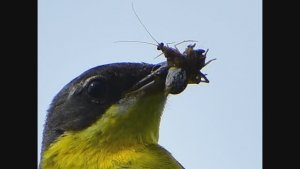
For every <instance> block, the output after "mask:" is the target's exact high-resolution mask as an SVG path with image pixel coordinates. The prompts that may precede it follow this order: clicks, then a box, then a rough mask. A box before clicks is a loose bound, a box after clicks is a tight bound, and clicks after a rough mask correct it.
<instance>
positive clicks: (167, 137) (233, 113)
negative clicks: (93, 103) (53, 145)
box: [37, 0, 262, 169]
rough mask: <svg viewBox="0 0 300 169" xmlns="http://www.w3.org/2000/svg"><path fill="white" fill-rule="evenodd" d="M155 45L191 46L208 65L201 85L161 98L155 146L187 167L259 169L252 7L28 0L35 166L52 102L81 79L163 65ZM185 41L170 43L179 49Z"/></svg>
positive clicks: (257, 45) (244, 2) (258, 13)
mask: <svg viewBox="0 0 300 169" xmlns="http://www.w3.org/2000/svg"><path fill="white" fill-rule="evenodd" d="M131 2H133V3H134V6H135V9H136V11H137V13H138V14H139V17H140V18H141V19H142V21H143V22H144V24H145V25H146V26H147V28H148V29H149V31H150V32H151V34H152V35H153V36H154V37H155V38H156V39H157V40H158V41H159V42H164V43H167V42H181V41H183V40H188V39H193V40H197V41H198V42H197V45H196V48H202V49H207V48H209V52H208V55H207V57H208V59H212V58H217V60H216V61H214V62H212V63H211V64H209V65H208V66H207V67H205V68H204V69H203V73H207V74H208V75H207V77H208V79H209V80H210V83H209V84H204V83H201V84H199V85H189V86H188V87H187V89H186V90H185V91H184V92H183V93H181V94H179V95H171V96H170V97H169V99H168V102H167V104H166V107H165V111H164V114H163V116H162V121H161V126H160V139H159V143H160V144H161V145H162V146H164V147H165V148H166V149H168V150H169V151H170V152H171V153H172V154H173V156H174V157H175V158H176V159H177V160H178V161H179V162H180V163H181V164H182V165H183V166H185V167H186V168H187V169H199V168H205V169H220V168H222V169H241V168H243V169H259V168H262V2H261V1H259V0H227V1H222V0H186V1H179V0H173V1H171V0H165V1H158V0H152V1H137V0H135V1H132V0H130V1H129V0H111V1H99V0H85V1H82V0H51V1H49V0H38V112H37V113H38V131H37V132H38V152H37V156H38V160H39V158H40V154H39V153H40V147H41V141H42V131H43V124H44V122H45V116H46V111H47V109H48V106H49V104H50V103H51V100H52V99H53V97H54V96H55V95H56V94H57V93H58V91H59V90H60V89H61V88H62V87H63V86H64V85H65V84H67V83H68V82H69V81H71V80H72V79H73V78H75V77H76V76H78V75H79V74H81V73H82V72H83V71H85V70H87V69H89V68H91V67H94V66H98V65H102V64H107V63H114V62H147V63H159V62H162V61H165V58H164V57H158V58H156V59H154V58H155V56H157V55H158V54H160V53H159V52H158V51H157V50H156V47H154V46H151V45H147V44H136V43H113V42H114V41H118V40H140V41H147V42H151V43H155V42H154V41H153V40H152V39H151V38H150V37H149V35H148V34H147V32H146V31H145V30H144V29H143V28H142V26H141V25H140V24H139V22H138V20H137V18H136V17H135V16H134V14H133V11H132V9H131ZM188 44H189V43H184V44H181V45H179V49H180V50H181V51H183V50H184V49H185V47H186V46H187V45H188Z"/></svg>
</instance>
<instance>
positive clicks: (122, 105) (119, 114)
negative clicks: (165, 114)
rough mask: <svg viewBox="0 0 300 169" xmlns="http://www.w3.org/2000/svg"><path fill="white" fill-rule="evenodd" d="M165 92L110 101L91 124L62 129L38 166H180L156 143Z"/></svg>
mask: <svg viewBox="0 0 300 169" xmlns="http://www.w3.org/2000/svg"><path fill="white" fill-rule="evenodd" d="M166 97H167V96H166V94H164V93H157V94H153V95H151V96H147V97H145V96H144V95H143V94H138V95H137V94H134V95H133V96H132V97H126V99H124V100H121V101H120V102H118V104H114V105H112V106H111V107H110V108H109V109H108V110H107V111H106V112H105V113H104V114H103V116H101V117H100V118H99V119H98V120H97V121H96V122H95V123H94V124H93V125H91V126H90V127H88V128H86V129H84V130H81V131H72V132H65V133H64V134H63V135H61V136H60V137H59V138H58V139H57V140H56V141H55V142H54V143H52V144H51V145H50V146H49V148H48V149H47V150H46V151H45V152H44V155H43V161H42V169H79V168H80V169H119V168H132V169H146V168H147V169H177V168H178V169H180V168H183V167H182V166H181V165H180V164H179V163H178V162H177V161H176V160H175V159H174V158H173V157H172V155H171V154H170V153H169V152H168V151H167V150H165V149H164V148H162V147H161V146H159V145H158V133H159V123H160V117H161V113H162V111H163V107H164V104H165V101H166Z"/></svg>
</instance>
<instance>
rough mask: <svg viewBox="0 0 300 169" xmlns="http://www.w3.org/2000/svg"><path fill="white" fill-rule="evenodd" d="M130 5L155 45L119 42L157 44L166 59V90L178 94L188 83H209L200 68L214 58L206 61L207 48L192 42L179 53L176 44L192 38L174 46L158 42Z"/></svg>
mask: <svg viewBox="0 0 300 169" xmlns="http://www.w3.org/2000/svg"><path fill="white" fill-rule="evenodd" d="M131 5H132V10H133V12H134V14H135V16H136V17H137V19H138V21H139V23H140V24H141V25H142V26H143V28H144V29H145V30H146V32H147V33H148V34H149V35H150V37H151V38H152V39H153V40H154V41H155V42H156V43H157V45H156V44H153V43H149V42H142V41H119V42H139V43H146V44H151V45H154V46H157V50H160V51H161V52H162V53H161V54H164V56H165V58H166V59H167V66H168V73H167V76H166V81H165V89H166V91H167V92H168V93H171V94H179V93H181V92H182V91H183V90H184V89H185V88H186V86H187V85H188V84H199V83H200V82H204V83H209V80H208V79H207V77H206V74H203V73H202V72H201V69H202V68H204V67H205V66H206V65H208V64H209V63H210V62H212V61H214V60H216V59H211V60H209V61H208V62H206V55H207V52H208V49H207V50H206V51H205V50H203V49H194V47H195V46H196V43H194V44H191V45H188V46H187V48H186V49H185V51H184V52H183V53H181V52H180V51H179V50H178V48H177V47H176V46H177V45H179V44H181V43H184V42H193V40H185V41H182V42H180V43H177V44H176V45H175V48H172V47H169V46H168V45H164V43H158V41H157V40H156V39H155V38H154V37H153V36H152V35H151V33H150V32H149V31H148V29H147V27H146V26H145V25H144V24H143V22H142V21H141V19H140V17H139V16H138V15H137V13H136V11H135V9H134V6H133V3H132V4H131ZM194 42H195V41H194ZM161 54H160V55H161ZM160 55H158V56H160Z"/></svg>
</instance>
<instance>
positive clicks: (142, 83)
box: [128, 62, 168, 94]
mask: <svg viewBox="0 0 300 169" xmlns="http://www.w3.org/2000/svg"><path fill="white" fill-rule="evenodd" d="M167 74H168V65H167V62H162V63H159V64H156V65H154V66H153V69H152V71H151V72H149V74H148V75H147V76H145V77H144V78H142V79H141V80H139V81H138V82H137V83H136V84H134V85H133V86H132V88H131V89H130V90H129V91H128V93H131V94H132V93H136V92H146V93H157V92H164V91H165V81H166V76H167ZM165 93H166V92H165ZM166 94H167V93H166Z"/></svg>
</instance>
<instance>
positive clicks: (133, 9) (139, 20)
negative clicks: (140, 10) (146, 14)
mask: <svg viewBox="0 0 300 169" xmlns="http://www.w3.org/2000/svg"><path fill="white" fill-rule="evenodd" d="M131 7H132V10H133V12H134V15H135V16H136V17H137V18H138V20H139V22H140V24H141V25H142V26H143V27H144V29H145V30H146V31H147V33H148V34H149V35H150V37H151V38H152V39H153V40H154V41H155V42H156V43H157V44H159V43H158V41H157V40H156V39H155V38H154V37H153V36H152V35H151V33H150V32H149V31H148V29H147V27H146V26H145V25H144V24H143V22H142V21H141V19H140V17H139V16H138V15H137V13H136V11H135V9H134V6H133V3H131ZM156 46H157V45H156Z"/></svg>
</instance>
